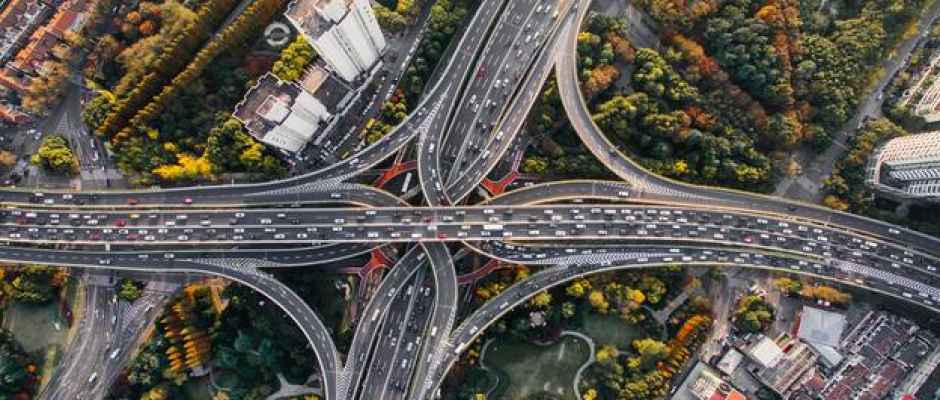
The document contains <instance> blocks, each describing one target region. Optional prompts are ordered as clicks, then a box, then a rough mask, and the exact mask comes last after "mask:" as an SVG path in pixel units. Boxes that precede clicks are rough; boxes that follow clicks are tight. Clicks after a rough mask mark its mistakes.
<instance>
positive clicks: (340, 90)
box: [233, 66, 352, 153]
mask: <svg viewBox="0 0 940 400" xmlns="http://www.w3.org/2000/svg"><path fill="white" fill-rule="evenodd" d="M351 95H352V90H351V89H350V88H349V87H348V86H346V85H345V84H344V83H343V82H341V81H340V80H338V79H337V78H335V77H334V76H333V75H331V74H330V73H328V72H327V71H325V70H323V69H322V68H320V67H317V66H313V67H311V68H310V69H308V70H307V72H306V73H305V74H304V76H303V77H302V78H301V79H300V80H299V81H297V82H287V81H283V80H280V79H278V78H277V77H276V76H275V75H274V74H272V73H267V74H265V75H263V76H262V77H261V78H259V79H258V82H257V83H256V84H255V86H253V87H252V88H251V89H249V90H248V93H247V94H245V97H244V98H243V99H242V101H241V102H239V103H238V104H237V105H236V106H235V111H234V112H233V116H234V117H235V118H236V119H238V120H239V121H241V122H242V123H243V124H244V125H245V128H246V129H247V130H248V132H249V133H250V134H251V135H252V136H254V137H255V138H256V139H258V140H259V141H261V142H263V143H266V144H269V145H271V146H274V147H277V148H279V149H281V150H284V151H286V152H290V153H296V152H298V151H300V150H302V149H303V148H304V146H306V144H307V142H309V141H310V140H311V139H312V138H313V136H314V135H316V134H317V133H318V132H322V131H323V129H324V128H325V127H326V126H327V125H328V124H329V123H330V122H331V121H332V120H333V117H334V116H335V115H336V114H337V112H339V111H340V110H342V109H343V107H345V105H346V104H347V103H348V102H349V98H350V97H351Z"/></svg>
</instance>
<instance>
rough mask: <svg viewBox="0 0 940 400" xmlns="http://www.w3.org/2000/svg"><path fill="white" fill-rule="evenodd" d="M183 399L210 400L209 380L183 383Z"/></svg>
mask: <svg viewBox="0 0 940 400" xmlns="http://www.w3.org/2000/svg"><path fill="white" fill-rule="evenodd" d="M183 398H184V399H185V400H212V392H211V391H209V380H208V379H199V380H191V381H189V382H186V383H184V384H183Z"/></svg>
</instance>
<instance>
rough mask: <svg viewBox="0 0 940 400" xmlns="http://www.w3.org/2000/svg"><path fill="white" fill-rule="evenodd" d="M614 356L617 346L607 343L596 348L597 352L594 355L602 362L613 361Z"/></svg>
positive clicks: (615, 355)
mask: <svg viewBox="0 0 940 400" xmlns="http://www.w3.org/2000/svg"><path fill="white" fill-rule="evenodd" d="M614 357H617V348H616V347H614V346H611V345H609V344H605V345H603V346H601V348H600V349H598V350H597V354H595V355H594V358H595V359H597V362H598V363H602V364H603V363H606V362H608V361H613V360H614Z"/></svg>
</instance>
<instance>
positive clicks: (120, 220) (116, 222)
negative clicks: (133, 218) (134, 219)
mask: <svg viewBox="0 0 940 400" xmlns="http://www.w3.org/2000/svg"><path fill="white" fill-rule="evenodd" d="M114 225H117V226H124V225H127V221H125V220H124V219H123V218H118V219H117V220H116V221H114Z"/></svg>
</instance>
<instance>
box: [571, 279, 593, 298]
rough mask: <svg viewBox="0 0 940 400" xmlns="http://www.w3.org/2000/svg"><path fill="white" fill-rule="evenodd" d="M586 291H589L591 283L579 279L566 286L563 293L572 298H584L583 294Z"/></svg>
mask: <svg viewBox="0 0 940 400" xmlns="http://www.w3.org/2000/svg"><path fill="white" fill-rule="evenodd" d="M588 290H591V282H589V281H588V280H587V279H584V278H581V279H576V280H574V281H571V283H570V284H568V287H567V288H565V293H566V294H567V295H568V296H571V297H574V298H581V297H584V293H585V292H587V291H588Z"/></svg>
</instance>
